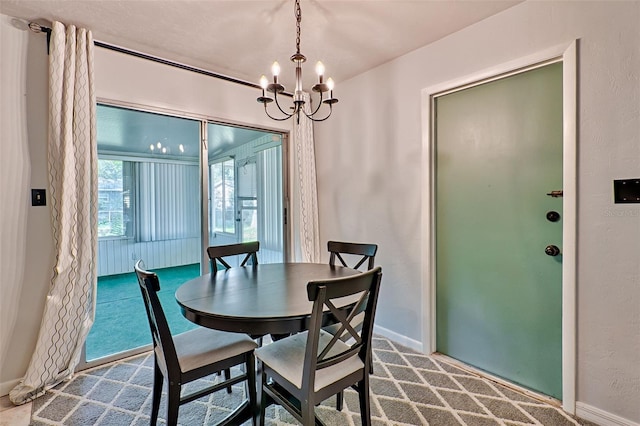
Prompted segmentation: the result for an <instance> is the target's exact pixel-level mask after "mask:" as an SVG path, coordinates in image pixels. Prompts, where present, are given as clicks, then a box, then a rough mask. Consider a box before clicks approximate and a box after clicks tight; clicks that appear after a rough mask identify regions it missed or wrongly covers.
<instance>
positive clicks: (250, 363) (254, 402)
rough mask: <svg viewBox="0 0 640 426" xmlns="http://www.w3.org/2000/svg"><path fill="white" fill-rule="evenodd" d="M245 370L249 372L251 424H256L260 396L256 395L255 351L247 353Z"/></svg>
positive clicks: (248, 386)
mask: <svg viewBox="0 0 640 426" xmlns="http://www.w3.org/2000/svg"><path fill="white" fill-rule="evenodd" d="M245 371H246V373H247V381H246V382H245V384H246V385H247V399H248V400H249V410H250V411H251V424H252V426H256V422H257V421H258V415H259V407H258V398H257V395H256V359H255V357H254V356H253V353H249V354H247V361H246V363H245Z"/></svg>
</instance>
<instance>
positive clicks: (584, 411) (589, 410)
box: [576, 402, 640, 426]
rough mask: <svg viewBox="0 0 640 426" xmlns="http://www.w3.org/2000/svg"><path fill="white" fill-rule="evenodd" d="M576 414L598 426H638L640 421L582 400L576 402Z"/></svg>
mask: <svg viewBox="0 0 640 426" xmlns="http://www.w3.org/2000/svg"><path fill="white" fill-rule="evenodd" d="M576 416H577V417H580V418H581V419H584V420H589V421H590V422H594V423H597V424H598V425H600V426H640V423H636V422H633V421H631V420H627V419H625V418H623V417H620V416H616V415H615V414H611V413H608V412H606V411H604V410H601V409H599V408H596V407H592V406H591V405H587V404H585V403H584V402H576Z"/></svg>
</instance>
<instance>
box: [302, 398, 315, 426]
mask: <svg viewBox="0 0 640 426" xmlns="http://www.w3.org/2000/svg"><path fill="white" fill-rule="evenodd" d="M301 402H302V407H301V408H302V410H301V412H302V424H303V425H315V424H316V414H315V404H313V403H312V402H311V401H310V400H308V401H306V402H303V401H301Z"/></svg>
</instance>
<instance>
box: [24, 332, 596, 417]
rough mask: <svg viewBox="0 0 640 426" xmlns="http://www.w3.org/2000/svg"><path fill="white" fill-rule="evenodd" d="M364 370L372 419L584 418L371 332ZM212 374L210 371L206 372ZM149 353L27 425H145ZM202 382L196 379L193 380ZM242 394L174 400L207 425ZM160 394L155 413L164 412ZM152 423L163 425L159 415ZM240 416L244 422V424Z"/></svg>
mask: <svg viewBox="0 0 640 426" xmlns="http://www.w3.org/2000/svg"><path fill="white" fill-rule="evenodd" d="M374 361H375V362H374V371H375V373H374V375H373V376H372V377H371V414H372V424H373V425H374V426H376V425H433V426H452V425H467V426H494V425H502V426H521V425H545V426H564V425H585V426H587V425H588V426H593V425H594V424H593V423H590V422H587V421H584V420H581V419H575V418H572V417H571V416H569V415H567V414H566V413H565V412H563V411H562V410H561V409H559V408H557V407H555V406H553V405H549V404H546V403H544V402H541V401H539V400H537V399H534V398H532V397H530V396H527V395H524V394H522V393H519V392H516V391H514V390H512V389H510V388H507V387H505V386H502V385H501V384H497V383H494V382H492V381H489V380H487V379H484V378H482V377H479V376H478V375H475V374H474V373H470V372H468V371H465V370H462V369H460V368H458V367H456V366H455V365H453V364H450V363H449V362H447V361H446V360H444V359H443V358H441V357H430V356H426V355H423V354H420V353H417V352H414V351H412V350H410V349H407V348H405V347H402V346H399V345H398V344H396V343H394V342H392V341H390V340H387V339H385V338H382V337H379V336H376V337H375V339H374ZM211 380H212V381H215V380H218V378H217V376H213V377H212V378H211ZM152 383H153V357H152V355H151V353H147V354H143V355H138V356H136V357H132V358H128V359H126V360H122V361H118V362H115V363H111V364H106V365H103V366H100V367H96V368H93V369H89V370H85V371H82V372H80V373H78V374H77V375H76V376H75V377H74V378H73V379H72V380H71V381H68V382H65V383H61V384H60V385H58V386H57V387H56V388H54V389H52V390H51V391H49V392H47V393H46V394H45V395H44V396H43V397H41V398H39V399H38V400H36V401H34V403H33V412H32V417H31V424H32V425H36V426H39V425H82V426H87V425H114V426H116V425H117V426H120V425H148V424H149V413H150V411H151V387H152ZM200 385H202V384H200ZM243 398H244V388H243V386H242V385H238V386H235V387H234V390H233V393H232V394H227V393H226V392H224V391H222V392H217V393H215V394H213V395H209V396H206V397H203V398H201V399H199V400H197V401H193V402H191V403H189V404H185V405H183V406H181V407H180V415H179V419H178V420H179V422H180V424H182V425H189V426H191V425H210V424H215V423H216V422H217V421H219V420H220V419H222V418H223V417H224V416H226V414H227V413H228V412H230V411H231V410H233V408H234V407H235V406H236V405H237V404H238V403H239V402H240V401H241V400H242V399H243ZM164 399H165V398H163V401H162V402H161V405H160V416H161V417H162V416H163V415H164V413H165V410H166V406H165V405H164V404H165V401H164ZM316 413H317V415H318V417H320V418H321V419H322V420H323V421H324V422H325V424H327V425H335V426H343V425H360V424H361V423H360V414H359V403H358V397H357V394H356V393H355V392H354V391H352V390H348V391H347V392H346V393H345V404H344V408H343V410H342V411H341V412H338V411H336V410H335V398H330V399H328V400H327V401H325V402H324V403H323V404H321V405H320V406H319V407H317V408H316ZM266 417H267V419H266V424H267V425H273V426H289V425H296V424H298V423H297V421H296V420H295V419H294V418H293V417H291V416H290V415H289V414H288V413H287V412H286V411H285V410H284V409H282V408H281V407H270V408H269V409H268V411H267V416H266ZM159 423H162V424H164V419H163V418H162V419H161V420H160V421H159ZM249 424H250V422H247V423H246V425H249Z"/></svg>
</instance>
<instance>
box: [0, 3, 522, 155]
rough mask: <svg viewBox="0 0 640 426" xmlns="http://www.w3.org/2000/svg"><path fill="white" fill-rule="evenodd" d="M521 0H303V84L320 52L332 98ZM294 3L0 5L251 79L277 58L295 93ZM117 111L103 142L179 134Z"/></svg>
mask: <svg viewBox="0 0 640 426" xmlns="http://www.w3.org/2000/svg"><path fill="white" fill-rule="evenodd" d="M521 1H522V0H467V1H458V0H413V1H407V0H386V1H384V0H369V1H358V0H301V9H302V24H301V27H302V34H301V46H300V47H301V53H302V54H304V55H305V56H306V57H307V61H308V62H307V64H306V66H305V67H304V71H303V74H304V77H305V79H304V86H305V89H306V90H309V88H310V86H311V85H312V84H313V83H314V82H315V81H314V80H315V78H316V77H315V72H314V68H315V67H314V65H315V62H317V61H318V60H322V61H323V62H324V64H325V66H326V75H327V77H332V78H333V79H334V81H335V82H336V93H335V95H336V97H338V98H339V97H340V89H339V85H340V82H341V81H345V80H347V79H349V78H351V77H353V76H356V75H358V74H360V73H362V72H365V71H367V70H369V69H371V68H374V67H376V66H377V65H380V64H383V63H385V62H388V61H390V60H392V59H394V58H397V57H399V56H402V55H404V54H405V53H408V52H410V51H412V50H415V49H417V48H419V47H421V46H424V45H427V44H429V43H432V42H434V41H436V40H438V39H440V38H442V37H445V36H446V35H448V34H451V33H454V32H456V31H458V30H460V29H462V28H464V27H467V26H469V25H472V24H474V23H475V22H478V21H481V20H483V19H485V18H487V17H489V16H491V15H494V14H496V13H499V12H501V11H502V10H504V9H507V8H509V7H511V6H513V5H515V4H517V3H519V2H521ZM293 6H294V2H293V0H258V1H249V0H227V1H222V0H0V13H2V14H5V15H9V16H13V17H16V18H20V19H23V20H25V21H32V22H37V23H39V24H42V25H45V26H50V25H51V21H54V20H57V21H60V22H62V23H64V24H74V25H76V26H78V27H84V28H87V29H90V30H91V31H92V32H93V37H94V39H95V40H97V41H101V42H104V43H107V44H112V45H116V46H120V47H123V48H125V49H130V50H135V51H139V52H142V53H145V54H148V55H152V56H157V57H160V58H163V59H168V60H171V61H175V62H180V63H183V64H187V65H190V66H194V67H198V68H203V69H205V70H208V71H212V72H215V73H218V74H224V75H227V76H230V77H234V78H236V79H240V80H245V81H250V82H253V83H258V81H259V79H260V75H261V74H266V75H269V74H270V68H271V64H272V62H273V61H274V60H278V61H279V62H280V65H281V66H282V73H281V77H280V79H281V82H282V83H284V84H285V86H286V87H287V90H288V91H289V92H292V91H293V86H292V85H293V78H294V69H293V65H292V64H291V62H289V58H290V56H291V55H292V54H293V53H295V47H296V45H295V36H296V27H295V16H294V7H293ZM124 116H125V117H126V120H125V119H123V118H122V117H120V116H119V115H117V114H116V116H115V117H116V118H118V117H120V118H118V120H120V121H118V123H117V126H116V127H117V130H118V131H117V132H115V131H114V132H113V134H110V135H107V133H108V132H107V131H106V130H107V129H109V128H110V127H109V126H110V125H111V124H113V123H112V122H113V120H108V119H107V118H109V117H111V115H109V116H108V117H103V120H102V126H103V127H104V126H106V127H104V130H103V131H102V132H99V133H100V134H99V136H100V137H101V138H102V140H101V141H99V142H100V143H101V146H102V145H104V147H103V148H105V149H107V148H108V149H109V150H114V151H121V152H122V151H132V152H135V151H137V152H142V151H144V150H148V149H149V140H157V141H160V140H169V139H171V140H174V139H176V138H178V135H176V134H173V133H171V134H170V132H167V131H164V132H161V131H160V130H158V129H159V127H158V126H157V123H156V124H154V120H155V119H156V118H154V116H153V115H152V114H137V115H136V114H131V113H129V114H124ZM131 117H134V118H135V120H134V121H135V123H133V124H132V123H131V121H132V119H131ZM111 118H113V117H111ZM165 119H166V118H165ZM109 123H111V124H109ZM114 125H115V124H114ZM118 126H119V127H118ZM132 126H133V127H132ZM112 127H113V126H112ZM165 127H166V126H165ZM178 127H179V126H178ZM123 129H126V130H127V131H126V132H125V131H124V130H123ZM210 132H211V134H210V135H209V139H210V141H209V142H210V144H209V145H210V148H211V150H210V153H214V154H215V153H220V152H223V151H226V150H227V149H229V148H230V147H232V146H234V145H237V144H241V143H245V142H246V141H247V140H248V139H252V138H256V137H258V136H260V135H261V134H259V133H256V134H254V133H255V132H251V131H248V130H246V129H245V130H243V129H238V128H235V127H229V126H211V129H210ZM174 133H175V132H174ZM178 133H179V132H178ZM134 135H136V137H134ZM103 136H104V137H103ZM125 136H126V137H125ZM183 136H184V135H183ZM105 144H106V145H105ZM107 145H108V146H107Z"/></svg>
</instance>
